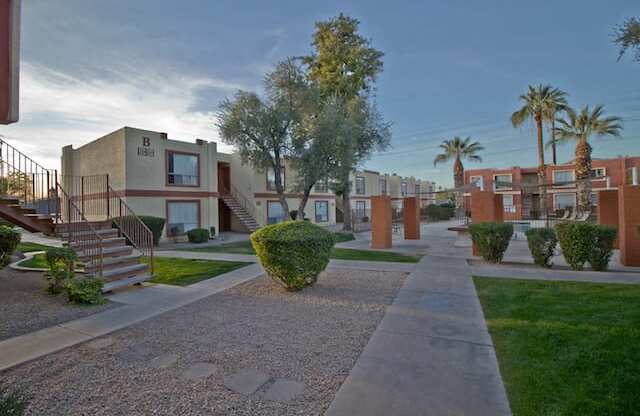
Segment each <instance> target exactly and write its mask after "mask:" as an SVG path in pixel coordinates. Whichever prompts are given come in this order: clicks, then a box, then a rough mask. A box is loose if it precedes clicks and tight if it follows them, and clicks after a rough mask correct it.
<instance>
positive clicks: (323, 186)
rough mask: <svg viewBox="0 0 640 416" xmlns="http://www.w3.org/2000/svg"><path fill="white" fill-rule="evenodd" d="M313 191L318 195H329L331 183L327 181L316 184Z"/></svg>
mask: <svg viewBox="0 0 640 416" xmlns="http://www.w3.org/2000/svg"><path fill="white" fill-rule="evenodd" d="M313 190H314V191H315V192H318V193H327V192H329V181H328V180H327V179H325V180H322V181H318V182H316V184H315V185H313Z"/></svg>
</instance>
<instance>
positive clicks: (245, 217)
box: [220, 194, 260, 233]
mask: <svg viewBox="0 0 640 416" xmlns="http://www.w3.org/2000/svg"><path fill="white" fill-rule="evenodd" d="M220 198H221V199H222V201H223V202H224V203H225V205H226V206H228V207H229V209H230V210H231V212H233V213H234V214H235V216H236V217H238V219H239V220H240V222H241V223H242V224H243V225H244V226H245V227H247V230H249V232H250V233H252V232H254V231H256V230H257V229H258V228H260V225H259V224H258V221H256V219H255V218H254V217H253V216H252V215H251V214H250V213H249V211H247V209H246V208H244V207H243V206H242V204H240V202H239V201H238V200H237V199H236V197H234V196H233V195H231V194H223V195H221V196H220Z"/></svg>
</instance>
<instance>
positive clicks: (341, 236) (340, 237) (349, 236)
mask: <svg viewBox="0 0 640 416" xmlns="http://www.w3.org/2000/svg"><path fill="white" fill-rule="evenodd" d="M333 235H334V236H335V238H336V243H344V242H345V241H353V240H355V239H356V237H355V236H354V235H353V233H347V232H337V233H333Z"/></svg>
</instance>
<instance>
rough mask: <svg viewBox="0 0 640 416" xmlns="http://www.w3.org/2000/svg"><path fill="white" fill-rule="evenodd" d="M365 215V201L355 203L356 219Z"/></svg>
mask: <svg viewBox="0 0 640 416" xmlns="http://www.w3.org/2000/svg"><path fill="white" fill-rule="evenodd" d="M366 215H367V201H356V218H362V217H365V216H366Z"/></svg>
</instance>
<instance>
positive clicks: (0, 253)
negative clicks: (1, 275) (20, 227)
mask: <svg viewBox="0 0 640 416" xmlns="http://www.w3.org/2000/svg"><path fill="white" fill-rule="evenodd" d="M20 238H21V235H20V233H19V232H18V231H14V229H13V228H12V227H8V226H6V225H0V269H1V268H3V267H4V266H6V265H7V264H9V263H10V262H11V256H12V255H13V253H14V252H15V251H16V247H18V244H20Z"/></svg>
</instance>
